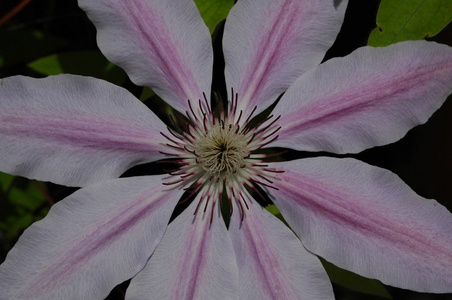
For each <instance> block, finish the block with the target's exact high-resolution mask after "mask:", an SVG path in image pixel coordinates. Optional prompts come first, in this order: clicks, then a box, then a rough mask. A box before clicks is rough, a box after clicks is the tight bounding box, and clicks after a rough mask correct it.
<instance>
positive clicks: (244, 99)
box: [223, 0, 347, 113]
mask: <svg viewBox="0 0 452 300" xmlns="http://www.w3.org/2000/svg"><path fill="white" fill-rule="evenodd" d="M346 6H347V1H346V0H343V1H333V0H328V1H319V0H241V1H238V3H237V4H236V5H235V6H234V7H233V8H232V9H231V11H230V13H229V16H228V18H227V21H226V26H225V29H224V39H223V51H224V56H225V61H226V69H225V75H226V85H227V86H228V88H229V89H230V88H231V87H232V88H233V89H234V92H237V93H238V98H239V103H238V104H239V109H243V110H244V112H245V113H246V112H248V113H249V112H250V111H251V109H253V107H254V106H256V105H257V106H258V112H259V111H262V110H263V109H265V108H266V107H267V106H268V105H269V104H271V103H272V102H273V101H275V100H276V99H277V98H278V96H279V95H280V94H281V93H283V92H285V91H286V90H287V88H288V87H289V86H290V85H291V84H292V83H293V82H294V81H295V80H296V79H297V78H298V77H299V76H300V75H301V74H303V73H304V72H306V71H307V70H309V69H311V68H314V67H316V66H318V65H319V64H320V62H321V61H322V59H323V57H324V55H325V53H326V51H327V50H328V49H329V48H330V46H331V45H332V44H333V42H334V40H335V39H336V35H337V34H338V33H339V30H340V29H341V25H342V21H343V19H344V14H345V8H346ZM229 92H230V91H229ZM229 97H230V98H231V95H229ZM230 98H229V99H230Z"/></svg>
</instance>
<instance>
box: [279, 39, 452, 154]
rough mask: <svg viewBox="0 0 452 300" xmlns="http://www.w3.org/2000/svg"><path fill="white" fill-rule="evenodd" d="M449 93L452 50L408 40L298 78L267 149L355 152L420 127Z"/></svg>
mask: <svg viewBox="0 0 452 300" xmlns="http://www.w3.org/2000/svg"><path fill="white" fill-rule="evenodd" d="M451 91H452V48H451V47H448V46H445V45H440V44H437V43H433V42H425V41H408V42H402V43H398V44H395V45H391V46H388V47H385V48H372V47H363V48H360V49H358V50H356V51H355V52H353V53H352V54H350V55H349V56H347V57H344V58H334V59H331V60H329V61H327V62H326V63H324V64H322V65H321V66H320V67H319V68H317V69H315V70H312V71H310V72H308V73H306V74H304V75H303V76H301V77H300V78H299V79H298V80H297V81H296V82H295V83H294V84H293V86H292V87H291V88H290V89H289V90H288V91H287V93H286V94H285V95H284V96H283V97H282V99H281V101H280V102H279V103H278V105H277V106H276V108H275V110H274V111H273V114H275V115H281V122H280V123H281V124H280V125H282V128H281V130H280V131H279V132H278V134H279V138H278V139H277V140H276V141H275V142H274V143H272V144H271V145H272V146H280V147H290V148H293V149H297V150H305V151H329V152H334V153H356V152H360V151H362V150H364V149H367V148H371V147H374V146H379V145H384V144H388V143H392V142H395V141H397V140H399V139H400V138H402V137H403V136H404V135H405V134H406V133H407V131H408V130H410V129H411V128H413V127H414V126H416V125H419V124H423V123H425V122H426V121H427V120H428V118H429V117H430V116H431V115H432V114H433V112H435V111H436V110H437V109H438V108H439V107H440V106H441V105H442V104H443V102H444V101H445V100H446V98H447V96H448V95H449V94H450V93H451Z"/></svg>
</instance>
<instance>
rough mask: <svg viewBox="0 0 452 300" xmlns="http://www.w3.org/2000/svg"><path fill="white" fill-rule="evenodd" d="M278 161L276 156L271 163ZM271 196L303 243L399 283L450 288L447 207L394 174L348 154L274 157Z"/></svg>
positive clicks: (451, 225) (451, 243) (451, 227)
mask: <svg viewBox="0 0 452 300" xmlns="http://www.w3.org/2000/svg"><path fill="white" fill-rule="evenodd" d="M275 166H276V164H275ZM278 169H281V170H284V171H285V173H283V174H281V175H280V176H278V179H276V180H275V181H274V185H275V186H276V187H277V188H278V189H279V190H277V191H274V190H272V191H271V192H270V193H271V197H272V200H273V201H274V203H275V204H276V206H277V207H278V208H279V209H280V211H281V213H282V215H283V216H284V218H285V219H286V220H287V222H288V223H289V225H290V226H291V228H292V229H293V230H294V231H295V232H296V233H297V234H298V236H299V237H300V238H301V240H302V242H303V244H304V245H305V246H306V248H307V249H308V250H310V251H312V252H313V253H315V254H318V255H320V256H322V257H324V258H325V259H327V260H328V261H330V262H332V263H334V264H336V265H337V266H339V267H341V268H344V269H347V270H350V271H353V272H355V273H358V274H360V275H363V276H365V277H369V278H376V279H378V280H381V281H382V282H383V283H385V284H388V285H392V286H397V287H401V288H405V289H410V290H415V291H421V292H433V293H446V292H449V293H450V292H452V214H451V213H450V212H449V211H448V210H447V209H446V208H445V207H443V206H442V205H440V204H439V203H438V202H436V201H435V200H427V199H425V198H422V197H421V196H419V195H417V194H416V193H415V192H413V191H412V190H411V189H410V188H409V187H408V186H407V185H406V184H405V183H403V181H402V180H401V179H400V178H399V177H398V176H397V175H395V174H393V173H391V172H389V171H387V170H384V169H380V168H377V167H373V166H370V165H367V164H365V163H363V162H360V161H358V160H355V159H351V158H344V159H337V158H327V157H320V158H308V159H302V160H297V161H288V162H284V163H278Z"/></svg>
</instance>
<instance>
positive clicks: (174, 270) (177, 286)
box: [126, 197, 238, 300]
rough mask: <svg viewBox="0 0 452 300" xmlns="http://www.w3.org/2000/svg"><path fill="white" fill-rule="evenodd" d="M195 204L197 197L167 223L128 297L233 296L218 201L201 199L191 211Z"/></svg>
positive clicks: (234, 277)
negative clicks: (213, 206) (162, 234)
mask: <svg viewBox="0 0 452 300" xmlns="http://www.w3.org/2000/svg"><path fill="white" fill-rule="evenodd" d="M198 203H199V197H197V198H196V199H195V201H193V203H191V204H190V206H189V207H188V209H186V210H185V211H184V212H182V214H181V215H179V216H178V217H177V218H176V219H175V220H174V221H173V222H172V223H171V224H170V225H169V226H168V229H167V231H166V232H165V235H164V237H163V239H162V241H161V242H160V244H159V245H158V247H157V248H156V249H155V252H154V254H153V255H152V256H151V259H150V260H149V262H148V264H147V265H146V267H145V268H144V269H143V270H142V271H141V272H140V273H138V274H137V276H135V277H134V278H133V279H132V282H131V283H130V286H129V288H128V289H127V296H126V299H127V300H132V299H136V300H145V299H159V300H164V299H184V300H191V299H196V300H201V299H206V300H211V299H237V286H238V270H237V265H236V260H235V255H234V250H233V248H232V243H231V240H230V238H229V235H228V232H227V229H226V226H225V224H224V221H223V218H222V217H221V213H220V210H219V206H218V203H217V204H216V206H215V208H212V204H213V202H212V199H210V201H209V203H208V204H207V205H206V204H205V202H202V203H201V204H200V206H199V209H198V212H197V213H196V214H195V211H196V207H197V205H198ZM204 209H205V213H204V212H203V211H204ZM212 214H213V215H212Z"/></svg>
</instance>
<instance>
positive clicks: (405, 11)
mask: <svg viewBox="0 0 452 300" xmlns="http://www.w3.org/2000/svg"><path fill="white" fill-rule="evenodd" d="M451 20H452V1H450V0H382V1H381V4H380V8H379V9H378V14H377V28H375V29H374V30H373V31H372V32H371V34H370V37H369V42H368V43H369V45H370V46H376V47H381V46H387V45H390V44H393V43H397V42H400V41H406V40H422V39H425V38H426V37H433V36H435V35H436V34H438V33H439V32H440V31H441V30H442V29H443V28H444V27H446V25H447V24H449V23H450V22H451Z"/></svg>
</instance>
